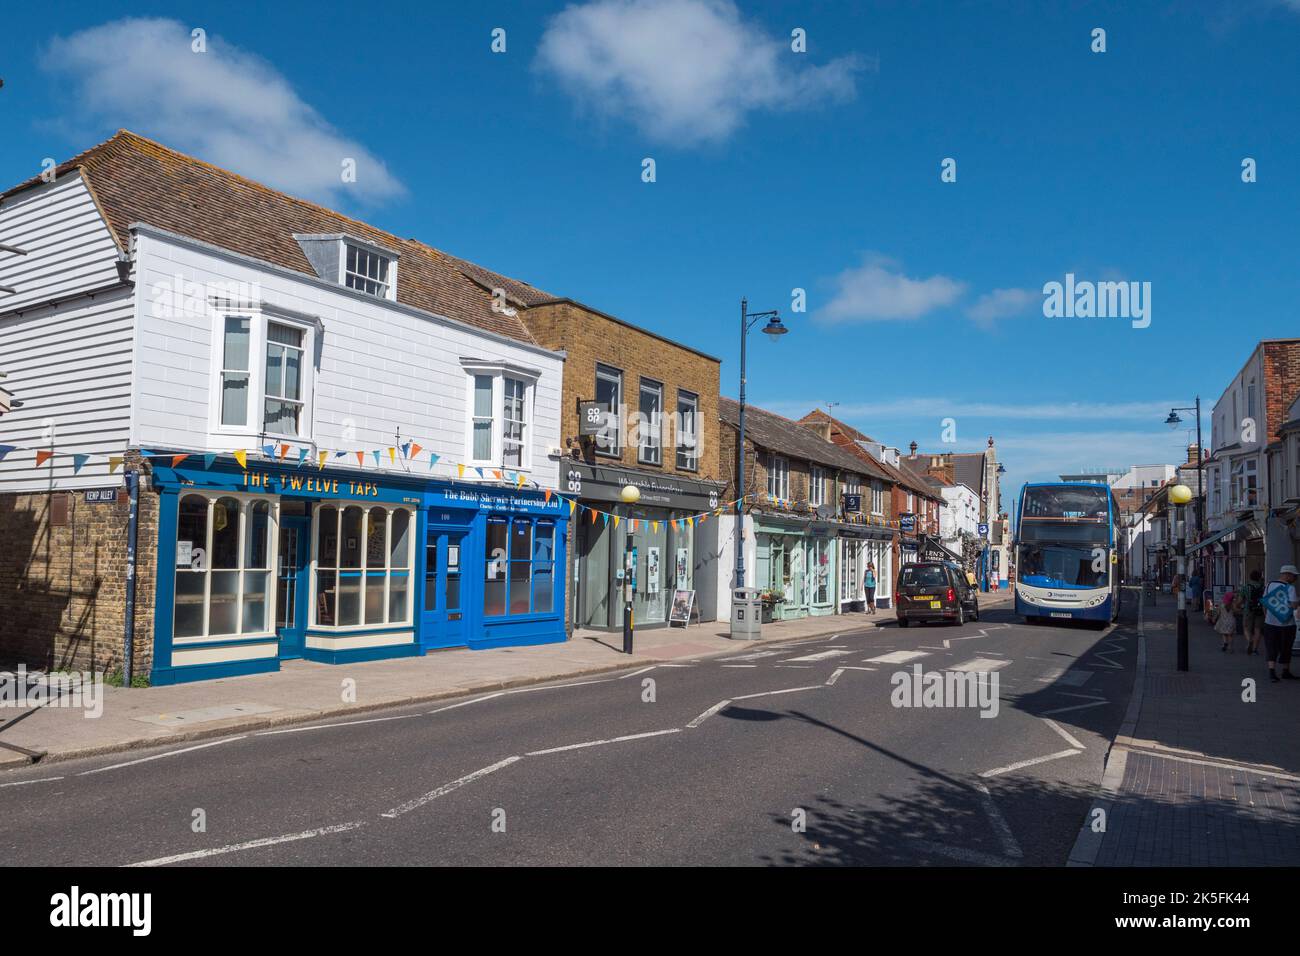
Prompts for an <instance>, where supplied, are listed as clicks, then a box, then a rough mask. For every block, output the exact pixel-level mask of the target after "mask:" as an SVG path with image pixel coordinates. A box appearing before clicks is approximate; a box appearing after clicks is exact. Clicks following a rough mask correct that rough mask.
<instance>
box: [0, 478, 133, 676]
mask: <svg viewBox="0 0 1300 956" xmlns="http://www.w3.org/2000/svg"><path fill="white" fill-rule="evenodd" d="M64 496H66V502H64V503H63V504H65V505H66V523H63V524H55V523H54V522H53V521H52V517H54V515H55V513H56V512H62V511H64V510H65V509H64V508H63V507H62V506H61V504H60V503H59V502H56V501H55V498H56V497H64ZM139 501H140V512H139V524H138V528H137V532H136V548H137V550H136V595H135V639H134V670H135V673H136V674H147V673H148V671H149V668H150V666H151V663H152V660H153V615H154V589H155V588H154V585H155V575H154V570H155V566H156V562H157V552H158V496H157V495H156V494H154V493H153V492H151V491H147V490H145V489H141V491H140V495H139ZM128 514H129V501H128V498H127V495H126V491H125V489H124V488H121V487H120V486H119V491H118V500H117V501H116V502H114V503H109V504H87V503H86V501H85V497H84V493H83V492H80V491H77V492H53V493H37V494H18V495H12V494H10V495H3V496H0V621H3V622H4V623H3V624H0V662H4V663H17V662H24V663H26V664H28V665H29V666H37V667H46V668H56V669H68V670H90V669H94V670H103V671H110V670H113V669H115V668H116V667H118V666H119V665H120V664H121V663H122V650H123V646H124V645H123V625H124V620H125V608H126V546H127V518H128Z"/></svg>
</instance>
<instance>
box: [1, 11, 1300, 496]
mask: <svg viewBox="0 0 1300 956" xmlns="http://www.w3.org/2000/svg"><path fill="white" fill-rule="evenodd" d="M458 7H459V8H460V9H459V10H458V9H457V8H458ZM128 18H156V19H154V20H149V19H128ZM498 27H499V28H502V29H504V30H505V31H506V32H505V40H506V52H505V53H503V54H496V53H493V52H492V50H491V43H492V31H493V29H494V28H498ZM1098 27H1100V28H1103V29H1104V30H1105V31H1106V38H1105V39H1106V51H1105V52H1104V53H1094V52H1092V50H1091V46H1092V44H1093V39H1092V31H1093V30H1094V28H1098ZM196 28H201V29H202V30H204V31H205V33H206V36H207V41H208V52H207V53H206V54H204V55H202V56H199V55H196V54H194V53H192V52H191V50H190V46H189V44H190V36H191V31H192V30H194V29H196ZM796 28H798V29H802V30H803V31H805V33H806V37H807V41H806V47H807V52H806V53H802V54H799V53H795V52H793V51H792V50H791V31H792V30H795V29H796ZM1298 50H1300V0H1237V2H1234V3H1212V2H1203V3H1198V2H1191V3H1189V2H1156V0H1152V2H1140V3H1113V4H1112V3H1087V4H1084V3H1060V4H1049V3H1046V2H1043V3H1039V2H1022V3H1008V4H983V3H979V4H975V3H972V4H957V3H932V4H931V3H915V2H903V0H899V2H882V3H854V4H850V3H826V2H803V3H793V2H791V3H777V2H772V3H743V4H739V5H734V4H732V3H730V2H722V0H662V2H661V0H598V2H591V3H576V4H571V5H565V4H550V3H544V2H528V3H523V2H520V3H491V2H482V3H475V4H461V5H450V4H447V5H444V4H404V5H401V7H398V8H396V9H394V8H393V7H392V6H391V5H384V4H372V5H369V6H366V5H363V6H361V7H356V6H355V5H350V7H349V9H348V12H346V13H340V14H337V15H335V14H331V13H329V12H328V10H327V8H326V5H323V4H319V3H315V4H295V3H291V2H289V3H277V4H273V5H262V4H257V5H254V4H247V5H245V4H237V3H232V4H219V5H218V4H212V5H206V4H186V3H176V2H169V3H166V4H161V3H157V4H155V3H149V2H140V0H137V2H133V3H131V4H130V5H129V6H128V5H125V4H114V3H106V2H97V3H95V4H89V3H80V2H65V3H61V4H56V5H54V6H49V5H40V4H37V5H31V4H28V5H25V6H24V5H19V6H16V7H13V8H12V9H10V10H9V11H8V12H7V13H6V29H5V31H4V33H3V34H2V35H0V76H3V78H4V81H5V82H4V87H3V89H0V130H3V135H2V136H0V182H3V183H5V184H10V183H14V182H17V181H19V180H21V179H24V178H26V177H28V176H31V175H33V174H35V173H37V172H39V171H40V163H41V161H42V160H43V159H44V158H45V157H47V156H51V157H54V158H56V159H60V160H62V159H65V158H67V157H68V156H70V155H72V154H73V153H75V152H77V151H78V150H80V149H83V148H85V147H86V146H89V145H91V144H93V143H95V142H98V141H100V140H102V139H104V138H106V136H107V135H109V134H111V132H112V131H113V130H114V129H116V128H118V127H122V126H126V127H129V128H131V129H134V130H136V131H137V132H140V133H143V134H145V135H148V136H152V137H154V138H157V139H160V140H162V141H163V142H166V143H168V144H169V145H172V146H175V147H176V148H179V149H183V150H185V151H187V152H192V153H194V154H196V155H199V156H201V157H203V158H205V159H209V160H211V161H213V162H217V163H219V164H221V165H225V166H228V167H230V168H233V169H236V170H237V171H239V172H242V173H245V174H246V175H249V176H253V177H254V178H258V179H261V180H263V181H266V182H269V183H271V184H272V185H275V186H278V187H280V188H283V189H285V190H287V191H289V192H292V193H296V194H299V195H306V196H309V197H311V198H315V199H318V200H319V201H322V202H325V203H327V204H329V205H332V206H334V207H336V208H339V209H342V210H344V211H346V212H349V213H352V214H354V215H357V216H359V217H361V218H364V219H366V220H368V221H371V222H373V223H375V224H376V225H378V226H381V227H383V228H386V229H388V230H390V231H392V232H395V233H398V234H401V235H407V236H413V237H418V238H420V239H422V240H424V241H426V242H428V243H430V244H432V245H435V246H438V247H439V248H442V249H445V250H447V251H449V252H452V253H455V254H457V255H461V256H464V257H466V258H469V259H472V260H475V261H478V262H480V263H482V264H484V265H486V266H489V267H491V268H494V269H497V270H499V271H501V272H504V273H506V274H508V275H513V276H516V277H519V278H521V279H525V280H527V281H530V282H532V283H534V284H535V285H538V286H540V287H541V288H543V289H546V290H547V291H550V292H553V293H555V294H557V295H567V296H571V297H572V298H575V299H578V300H580V301H583V302H586V303H588V304H590V305H592V306H595V307H597V308H600V309H602V310H604V311H607V312H612V313H614V314H616V315H619V316H621V317H622V318H625V319H627V320H629V321H632V322H635V323H638V324H640V325H644V326H646V327H648V328H651V329H654V330H655V331H657V332H660V333H662V334H665V335H668V336H671V337H674V338H677V339H679V340H681V341H683V342H685V343H687V344H689V345H692V346H694V347H696V348H699V349H701V350H703V351H705V352H708V353H710V354H713V355H716V356H718V357H720V358H722V359H723V391H724V393H726V394H730V395H733V396H734V395H735V394H736V392H737V378H738V374H739V369H738V356H739V344H738V328H737V326H738V304H739V300H740V297H741V296H742V295H743V296H748V298H749V301H750V304H751V308H753V309H756V310H757V309H771V308H776V309H780V310H781V311H782V313H783V315H784V316H785V318H786V321H787V323H788V325H789V326H790V329H791V334H789V335H787V336H784V337H782V338H781V339H780V340H778V341H769V340H768V339H767V337H765V336H760V335H758V334H757V331H756V332H755V333H754V336H753V338H752V339H751V347H750V350H749V352H750V376H749V379H750V397H751V400H752V401H754V402H755V403H757V404H761V405H763V406H765V407H768V408H771V409H773V410H775V411H779V412H782V413H785V414H790V415H798V414H801V413H802V412H804V411H806V410H808V409H810V408H812V407H815V406H817V405H825V404H826V403H828V402H836V403H839V404H838V405H837V406H836V407H835V408H834V409H833V411H834V413H835V414H837V415H838V416H840V417H842V418H844V419H846V420H848V421H850V422H851V423H853V424H855V425H856V426H858V427H859V428H862V429H863V430H864V431H866V432H868V433H869V434H871V435H872V436H873V437H876V438H878V439H881V440H884V441H886V442H889V443H891V444H895V445H897V446H899V447H902V448H906V446H907V444H908V443H909V442H911V441H913V440H915V441H917V442H918V443H920V445H921V447H922V448H923V449H925V450H956V451H966V450H976V449H979V448H982V447H983V445H984V441H985V438H986V437H987V436H988V435H994V436H996V437H997V439H998V444H999V447H1000V449H1001V456H1002V458H1003V459H1004V460H1005V462H1006V465H1007V469H1008V474H1007V476H1006V479H1007V484H1008V486H1009V487H1010V488H1012V489H1014V488H1018V486H1019V484H1020V483H1021V482H1023V481H1025V480H1033V479H1044V478H1051V477H1053V476H1054V475H1055V474H1056V473H1058V472H1059V471H1061V470H1076V469H1078V468H1081V467H1088V466H1111V465H1121V466H1122V465H1127V464H1132V463H1137V462H1142V463H1147V462H1156V461H1174V460H1176V459H1178V458H1179V457H1180V456H1181V454H1182V453H1183V449H1184V446H1185V442H1186V440H1187V433H1186V432H1185V431H1177V432H1174V431H1170V430H1169V429H1168V428H1166V427H1165V426H1163V425H1162V424H1161V421H1162V420H1163V418H1164V416H1165V414H1167V411H1168V407H1169V406H1170V405H1171V404H1175V403H1176V404H1179V405H1186V404H1190V400H1191V398H1192V397H1193V395H1194V394H1195V393H1196V392H1197V391H1199V392H1200V393H1201V395H1202V398H1203V399H1204V401H1205V405H1206V407H1207V408H1208V407H1209V406H1211V405H1212V404H1213V401H1214V400H1215V398H1217V396H1218V394H1219V392H1220V391H1221V390H1222V388H1223V386H1224V385H1225V384H1226V382H1227V380H1228V379H1229V378H1230V376H1231V375H1232V374H1234V373H1235V372H1236V371H1237V370H1238V368H1239V367H1240V366H1241V364H1242V363H1243V362H1244V360H1245V359H1246V357H1247V355H1248V354H1249V352H1250V350H1251V348H1252V346H1253V344H1254V343H1255V342H1256V341H1257V340H1258V339H1260V338H1265V337H1277V336H1285V335H1294V334H1297V332H1300V324H1298V323H1297V322H1296V320H1295V315H1294V308H1293V304H1294V303H1295V301H1296V298H1297V295H1296V292H1297V284H1298V283H1300V270H1298V269H1297V268H1296V261H1295V256H1296V239H1295V237H1296V224H1297V222H1298V221H1300V215H1298V213H1300V189H1298V187H1297V181H1296V175H1295V172H1294V169H1295V166H1296V164H1297V162H1300V132H1298V131H1297V123H1296V116H1297V113H1298V111H1297V108H1296V102H1295V100H1296V92H1295V91H1296V83H1297V80H1296V77H1297V75H1298V74H1297V66H1298V65H1300V54H1298V53H1297V51H1298ZM340 156H349V157H353V158H356V159H358V164H359V165H358V170H359V174H358V180H357V182H356V183H355V184H350V185H347V186H345V185H343V184H341V183H340V182H339V181H338V175H337V170H338V168H339V157H340ZM647 157H649V158H652V159H654V161H655V174H656V181H655V182H652V183H646V182H643V181H642V169H643V160H644V159H646V158H647ZM1246 157H1251V158H1253V159H1254V160H1255V161H1256V163H1257V177H1258V178H1257V181H1256V182H1254V183H1249V184H1248V183H1243V182H1242V176H1241V172H1242V170H1241V164H1242V161H1243V159H1244V158H1246ZM945 158H953V159H955V160H956V164H957V166H956V171H957V177H956V182H941V178H940V172H941V168H940V164H941V162H942V161H943V160H944V159H945ZM1067 272H1072V273H1074V274H1075V275H1076V276H1077V277H1078V279H1080V280H1085V279H1086V280H1092V281H1101V280H1129V281H1134V282H1149V283H1150V284H1151V285H1150V288H1151V301H1150V318H1151V322H1150V325H1149V326H1148V327H1146V328H1134V327H1133V326H1132V323H1131V322H1130V321H1129V320H1128V319H1126V318H1104V319H1102V318H1047V317H1045V316H1044V314H1043V307H1042V303H1043V294H1042V289H1043V285H1044V283H1047V282H1050V281H1064V276H1065V274H1066V273H1067ZM796 288H801V289H804V290H806V294H807V311H806V312H803V313H798V312H792V290H794V289H796ZM1185 417H1187V418H1188V419H1189V422H1190V416H1185ZM947 418H952V419H954V420H955V421H956V438H957V441H956V443H955V444H948V445H945V444H943V443H942V442H941V433H942V429H943V420H944V419H947ZM1205 425H1206V428H1207V441H1208V418H1207V419H1206V421H1205ZM1012 497H1013V496H1012V495H1010V494H1009V495H1007V496H1006V498H1005V500H1004V505H1006V506H1007V507H1010V506H1011V498H1012Z"/></svg>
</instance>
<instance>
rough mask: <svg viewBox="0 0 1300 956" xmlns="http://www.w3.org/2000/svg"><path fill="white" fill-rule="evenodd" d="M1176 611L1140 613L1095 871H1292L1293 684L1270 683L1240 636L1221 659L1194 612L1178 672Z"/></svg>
mask: <svg viewBox="0 0 1300 956" xmlns="http://www.w3.org/2000/svg"><path fill="white" fill-rule="evenodd" d="M1175 614H1176V612H1175V610H1174V608H1173V607H1171V606H1169V604H1167V603H1166V604H1164V605H1162V606H1159V607H1154V608H1153V607H1151V606H1150V604H1147V605H1146V607H1145V608H1144V627H1143V633H1144V637H1145V641H1146V672H1145V676H1144V680H1143V687H1142V701H1141V709H1140V711H1139V712H1138V715H1137V721H1136V724H1135V725H1134V727H1133V728H1132V729H1131V733H1132V736H1120V737H1118V738H1117V739H1116V742H1115V747H1114V748H1113V749H1112V752H1111V756H1110V761H1111V763H1112V764H1114V767H1113V768H1108V773H1109V772H1115V771H1117V770H1118V767H1119V765H1121V764H1122V767H1123V771H1122V776H1121V777H1120V779H1119V781H1118V790H1117V792H1115V793H1113V794H1112V795H1111V797H1110V800H1109V802H1108V803H1107V804H1105V805H1106V806H1107V807H1108V809H1107V826H1106V831H1105V834H1104V836H1103V837H1102V839H1101V842H1100V848H1099V849H1098V851H1097V854H1096V859H1095V861H1094V862H1095V865H1098V866H1295V865H1297V864H1300V681H1285V682H1283V683H1280V684H1270V682H1269V680H1268V674H1267V668H1266V665H1265V663H1264V660H1263V658H1262V657H1260V656H1255V655H1249V656H1248V655H1246V654H1244V653H1242V652H1241V640H1240V638H1239V639H1238V650H1237V653H1235V654H1225V653H1223V652H1222V651H1220V649H1219V646H1220V645H1219V642H1218V639H1217V636H1216V635H1215V634H1214V632H1213V631H1212V630H1211V628H1210V626H1209V625H1208V624H1206V623H1205V621H1204V619H1203V617H1201V616H1200V615H1192V616H1191V619H1190V621H1189V629H1188V638H1189V648H1190V668H1191V669H1190V671H1189V672H1188V673H1180V672H1179V671H1178V670H1177V669H1176V660H1177V657H1176V653H1177V647H1176V633H1177V632H1176V625H1175ZM1250 680H1253V681H1254V687H1253V691H1254V695H1255V699H1254V700H1253V701H1251V700H1248V699H1247V698H1248V697H1249V694H1248V690H1249V689H1250V688H1249V687H1248V686H1247V685H1246V684H1245V682H1246V681H1250ZM1126 729H1127V728H1126Z"/></svg>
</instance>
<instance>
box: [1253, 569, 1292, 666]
mask: <svg viewBox="0 0 1300 956" xmlns="http://www.w3.org/2000/svg"><path fill="white" fill-rule="evenodd" d="M1297 575H1300V571H1297V570H1296V566H1295V565H1294V564H1284V565H1282V570H1281V571H1279V572H1278V580H1276V581H1270V582H1269V584H1268V587H1267V588H1265V589H1264V597H1263V599H1262V602H1263V605H1264V650H1265V653H1266V654H1267V656H1268V679H1269V680H1271V681H1274V682H1276V681H1277V680H1278V679H1279V678H1278V676H1277V665H1278V664H1281V665H1282V677H1283V678H1285V679H1286V680H1295V679H1296V678H1295V675H1294V674H1292V673H1291V644H1292V643H1293V642H1294V641H1295V612H1296V608H1300V600H1298V599H1297V598H1296V591H1295V581H1296V576H1297Z"/></svg>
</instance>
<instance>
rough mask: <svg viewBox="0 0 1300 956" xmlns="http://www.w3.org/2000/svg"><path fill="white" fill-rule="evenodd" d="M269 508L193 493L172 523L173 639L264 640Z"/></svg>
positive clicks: (254, 500) (242, 499)
mask: <svg viewBox="0 0 1300 956" xmlns="http://www.w3.org/2000/svg"><path fill="white" fill-rule="evenodd" d="M271 524H272V521H271V504H270V502H269V501H267V500H266V499H260V498H248V497H244V496H238V497H237V496H234V495H220V496H218V495H210V494H200V493H198V492H193V493H190V494H187V495H185V496H183V497H182V498H181V500H180V503H179V506H178V510H177V521H176V558H175V567H176V578H175V589H176V594H175V601H174V603H175V609H174V617H173V629H172V634H173V637H174V638H175V639H176V640H177V642H178V643H184V642H186V641H190V642H193V641H200V640H203V639H205V638H217V637H238V636H241V635H245V634H250V635H251V634H266V633H267V631H268V625H267V618H266V606H267V597H268V595H269V593H270V590H269V586H270V576H271V564H270V559H271V537H270V536H271Z"/></svg>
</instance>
